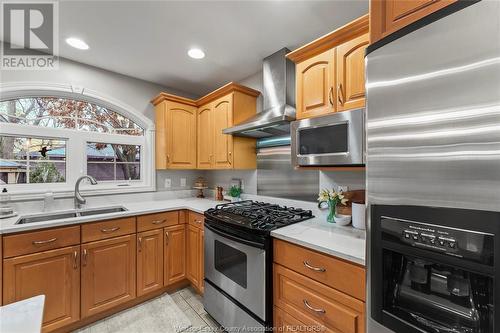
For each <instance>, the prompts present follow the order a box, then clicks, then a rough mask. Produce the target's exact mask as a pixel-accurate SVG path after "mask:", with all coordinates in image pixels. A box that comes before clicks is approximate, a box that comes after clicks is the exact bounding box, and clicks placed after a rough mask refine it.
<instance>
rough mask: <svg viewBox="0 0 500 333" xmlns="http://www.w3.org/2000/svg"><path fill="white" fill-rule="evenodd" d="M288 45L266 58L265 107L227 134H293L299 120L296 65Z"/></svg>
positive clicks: (247, 135) (264, 75)
mask: <svg viewBox="0 0 500 333" xmlns="http://www.w3.org/2000/svg"><path fill="white" fill-rule="evenodd" d="M288 52H290V50H288V49H287V48H282V49H281V50H279V51H277V52H275V53H273V54H272V55H270V56H268V57H267V58H264V64H263V80H264V82H263V83H264V91H263V98H264V107H263V110H262V112H260V113H257V114H256V115H255V116H253V117H252V118H250V119H247V120H245V121H244V122H242V123H240V124H237V125H235V126H233V127H230V128H226V129H224V130H223V131H222V132H223V133H224V134H232V135H235V136H244V137H252V138H266V137H271V136H278V135H287V134H289V133H290V122H291V121H293V120H295V64H294V63H293V62H292V61H290V60H288V59H287V58H286V54H287V53H288Z"/></svg>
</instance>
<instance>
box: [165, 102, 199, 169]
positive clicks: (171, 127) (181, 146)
mask: <svg viewBox="0 0 500 333" xmlns="http://www.w3.org/2000/svg"><path fill="white" fill-rule="evenodd" d="M167 108H168V110H167V113H168V120H167V129H168V142H167V166H168V168H169V169H196V107H194V106H190V105H184V104H180V103H174V102H169V103H168V104H167Z"/></svg>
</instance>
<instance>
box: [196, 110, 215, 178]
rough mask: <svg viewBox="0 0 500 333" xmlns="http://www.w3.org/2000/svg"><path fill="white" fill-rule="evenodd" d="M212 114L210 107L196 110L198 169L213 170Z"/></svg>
mask: <svg viewBox="0 0 500 333" xmlns="http://www.w3.org/2000/svg"><path fill="white" fill-rule="evenodd" d="M212 118H213V112H212V105H211V104H208V105H204V106H202V107H200V108H199V109H198V123H197V129H198V135H197V137H198V147H197V149H198V169H211V168H213V140H214V129H213V124H212V123H213V119H212Z"/></svg>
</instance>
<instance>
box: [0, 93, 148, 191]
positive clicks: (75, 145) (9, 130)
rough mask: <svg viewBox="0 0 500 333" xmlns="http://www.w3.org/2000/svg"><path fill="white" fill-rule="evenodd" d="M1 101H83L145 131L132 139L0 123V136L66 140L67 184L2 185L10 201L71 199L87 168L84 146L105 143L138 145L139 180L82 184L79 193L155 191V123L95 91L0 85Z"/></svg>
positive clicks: (121, 136) (123, 136)
mask: <svg viewBox="0 0 500 333" xmlns="http://www.w3.org/2000/svg"><path fill="white" fill-rule="evenodd" d="M0 96H1V98H0V101H7V100H12V99H19V98H29V97H47V96H50V97H58V98H68V99H75V100H82V101H86V102H90V103H95V104H97V105H99V106H103V107H106V108H109V109H110V110H112V111H114V112H117V113H119V114H121V115H122V116H124V117H127V118H129V119H131V120H132V121H134V122H135V123H136V124H137V125H138V126H140V127H142V128H143V129H144V135H142V136H133V135H124V134H110V133H100V132H91V131H80V130H76V129H63V128H48V127H41V126H33V125H24V124H23V125H19V124H12V123H0V126H1V131H0V132H1V134H2V135H12V136H25V137H39V138H51V139H64V140H66V143H67V146H66V177H65V178H66V182H64V183H36V184H5V185H1V186H2V187H6V188H7V190H8V191H9V192H10V193H11V196H12V197H13V199H14V200H15V199H19V200H25V199H37V198H42V197H43V196H44V194H45V193H47V192H52V193H54V196H55V197H70V196H73V193H74V184H75V183H76V180H77V179H78V177H80V176H83V175H85V174H86V168H87V153H86V146H87V142H104V143H109V144H124V145H126V144H130V145H138V146H140V149H141V161H140V170H141V180H131V181H102V182H98V184H97V185H90V184H88V183H86V182H83V183H82V184H81V191H82V193H84V194H86V195H103V194H114V193H133V192H147V191H155V190H156V186H155V178H156V172H155V163H154V162H155V161H154V151H155V147H154V144H155V140H154V132H155V130H154V123H153V122H152V121H151V120H150V119H148V118H147V117H146V116H144V115H143V114H141V113H139V112H137V111H135V110H134V109H133V108H132V107H130V106H128V105H126V104H124V103H122V102H120V101H117V100H114V99H112V98H109V97H107V96H104V95H101V94H99V93H97V92H95V91H92V90H89V89H83V88H77V87H74V86H70V85H53V84H41V85H34V84H30V85H25V86H24V88H23V85H22V84H19V83H16V84H3V83H2V84H0Z"/></svg>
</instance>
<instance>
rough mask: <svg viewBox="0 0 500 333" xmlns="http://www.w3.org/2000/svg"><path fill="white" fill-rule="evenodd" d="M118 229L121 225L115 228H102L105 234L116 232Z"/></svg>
mask: <svg viewBox="0 0 500 333" xmlns="http://www.w3.org/2000/svg"><path fill="white" fill-rule="evenodd" d="M117 230H120V227H114V228H109V229H101V232H103V233H105V234H109V233H111V232H115V231H117Z"/></svg>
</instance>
